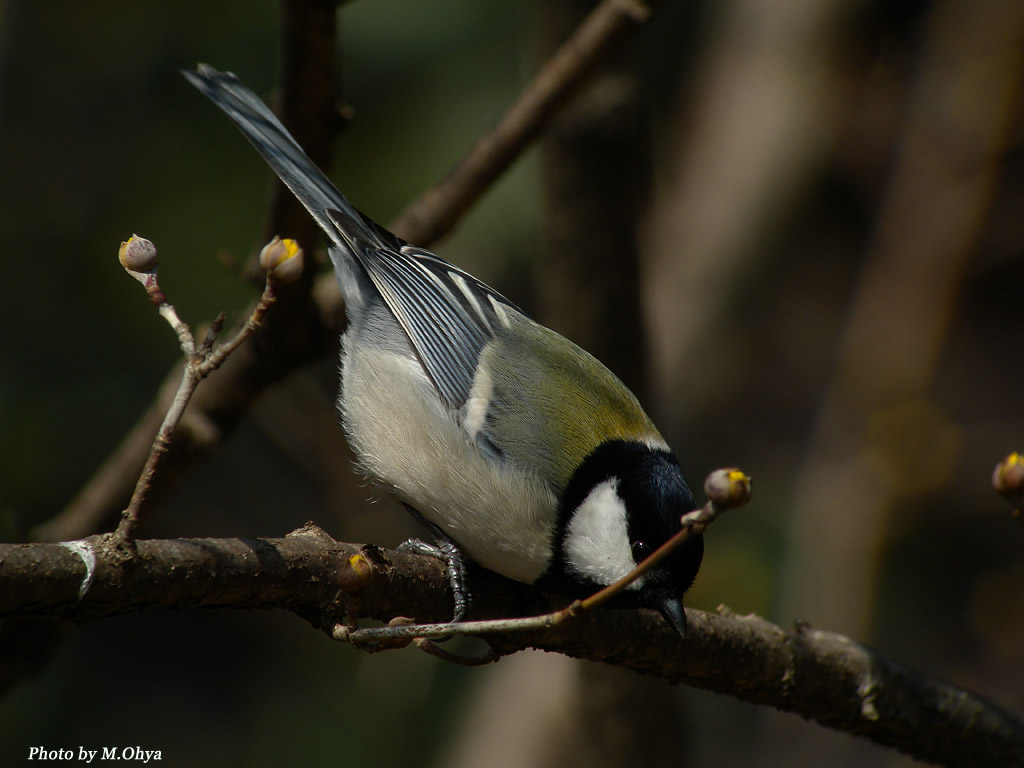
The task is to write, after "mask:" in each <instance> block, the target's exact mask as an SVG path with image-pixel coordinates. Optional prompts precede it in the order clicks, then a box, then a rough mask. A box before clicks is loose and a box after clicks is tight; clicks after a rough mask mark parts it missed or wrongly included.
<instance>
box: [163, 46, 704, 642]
mask: <svg viewBox="0 0 1024 768" xmlns="http://www.w3.org/2000/svg"><path fill="white" fill-rule="evenodd" d="M183 74H184V76H185V77H186V78H187V79H188V80H189V82H191V83H192V85H194V86H195V87H196V88H198V89H199V91H200V92H202V93H203V94H204V95H205V96H206V97H208V98H209V99H210V100H211V101H212V102H213V103H214V104H215V105H216V106H218V107H219V108H220V109H221V110H223V111H224V112H225V113H226V114H227V116H228V117H229V118H230V119H231V120H232V121H233V122H234V123H235V125H236V126H237V127H238V128H239V129H240V130H241V132H242V133H243V135H244V136H245V137H246V138H247V139H248V140H249V141H250V142H251V143H252V145H253V146H254V147H255V148H256V150H257V151H258V152H259V154H260V155H262V157H263V159H264V160H265V161H266V162H267V163H268V164H269V165H270V167H271V168H272V169H273V171H274V172H275V173H276V174H277V176H278V177H279V178H280V179H281V181H283V182H284V184H285V185H286V186H287V187H288V188H289V189H290V190H291V191H292V193H293V194H294V195H295V196H296V197H297V198H298V200H299V201H300V202H301V203H302V205H303V206H304V207H305V208H306V210H307V211H309V213H310V214H311V215H312V217H313V219H314V220H315V221H316V223H317V224H318V225H319V226H320V228H321V229H322V230H323V232H324V234H325V235H326V238H327V242H328V253H329V255H330V259H331V262H332V264H333V268H334V272H335V274H336V277H337V280H338V284H339V286H340V289H341V293H342V296H343V298H344V301H345V312H346V315H347V327H346V330H345V331H344V333H343V335H342V339H341V353H340V356H341V365H340V369H341V385H340V394H339V396H338V408H339V411H340V414H341V422H342V425H343V427H344V430H345V433H346V437H347V439H348V441H349V443H350V445H351V446H352V448H353V451H354V454H355V456H356V463H357V466H358V468H359V470H360V471H361V472H362V473H363V474H364V475H365V476H367V477H368V478H370V479H371V480H372V481H373V482H374V483H375V484H376V485H377V487H378V488H380V489H382V490H383V491H384V492H385V493H386V494H389V495H391V496H393V497H395V498H396V499H397V500H399V501H400V502H401V503H402V504H403V505H405V507H406V508H407V509H408V510H409V511H410V512H411V513H412V514H413V516H414V517H416V518H417V519H418V520H419V521H420V522H422V523H424V524H425V525H426V527H427V528H428V530H430V531H431V533H432V534H433V536H434V537H435V539H436V541H437V544H428V543H426V542H423V541H419V540H417V541H414V542H412V543H411V544H410V545H409V548H411V549H413V551H419V552H423V553H425V554H431V555H435V556H438V557H440V558H441V559H442V560H444V561H445V563H446V565H447V573H448V577H449V581H450V583H451V585H452V591H453V594H454V610H453V620H454V621H457V620H459V619H461V618H462V616H463V614H464V613H465V611H466V608H467V606H468V605H469V602H470V599H471V594H470V591H469V589H468V586H467V584H466V559H467V558H468V559H469V560H472V561H473V562H475V563H477V564H478V565H480V566H482V567H484V568H486V569H489V570H491V571H494V572H496V573H498V574H501V575H502V576H505V577H508V578H510V579H513V580H515V581H519V582H523V583H526V584H530V585H533V586H535V587H536V588H538V589H541V590H543V591H546V592H549V593H554V594H556V595H563V596H567V597H573V598H583V597H586V596H588V595H590V594H593V593H594V592H596V591H597V590H599V589H601V588H603V587H605V586H607V585H609V584H612V583H614V582H615V581H617V580H618V579H620V578H621V577H623V576H625V575H626V574H628V573H629V572H630V571H631V570H632V569H633V568H634V567H635V566H636V565H637V563H639V562H640V561H642V560H643V559H644V558H645V557H647V556H648V555H649V554H650V553H651V552H653V551H654V550H655V549H656V548H657V547H659V546H660V545H661V544H663V543H664V542H665V541H667V540H668V539H669V538H670V537H671V536H673V535H674V534H675V533H677V532H678V531H679V530H680V528H681V524H680V517H681V516H682V515H683V514H684V513H686V512H688V511H691V510H693V509H694V508H696V506H697V505H696V503H695V501H694V497H693V494H692V493H691V491H690V488H689V486H688V485H687V483H686V480H685V478H684V476H683V472H682V469H681V467H680V465H679V461H678V460H677V459H676V456H675V454H674V453H673V452H672V450H671V449H670V448H669V446H668V444H667V443H666V441H665V439H664V438H663V437H662V436H661V433H659V432H658V430H657V428H656V427H655V425H654V423H653V422H652V420H651V419H650V418H649V417H648V416H647V414H646V413H645V412H644V410H643V408H642V406H641V405H640V403H639V401H638V400H637V398H636V397H635V396H634V395H633V393H632V392H630V390H629V389H628V388H627V387H626V386H625V385H624V384H623V383H622V382H621V381H620V380H619V379H618V377H616V376H615V375H614V374H613V373H612V372H611V371H610V370H608V368H606V367H605V366H604V365H603V364H601V363H600V362H599V361H598V360H597V359H596V358H594V357H593V356H592V355H590V354H589V353H587V352H586V351H584V350H583V349H581V348H580V347H578V346H577V345H576V344H574V343H573V342H571V341H569V340H568V339H566V338H565V337H563V336H561V335H560V334H558V333H556V332H555V331H553V330H551V329H549V328H547V327H545V326H543V325H541V324H539V323H537V322H535V321H534V320H532V319H531V318H530V317H528V316H527V315H526V314H525V313H524V312H523V311H522V310H520V309H519V308H518V307H517V306H516V305H515V304H513V303H512V302H511V301H509V300H508V299H506V298H505V297H504V296H502V295H501V294H500V293H499V292H498V291H496V290H494V289H493V288H491V287H489V286H487V285H485V284H484V283H483V282H481V281H480V280H478V279H477V278H475V277H473V276H472V275H470V274H469V273H468V272H465V271H463V270H462V269H459V268H458V267H456V266H455V265H453V264H451V263H449V262H448V261H445V260H444V259H442V258H440V257H438V256H436V255H435V254H433V253H431V252H430V251H428V250H426V249H424V248H419V247H417V246H415V245H412V244H410V243H407V242H405V241H404V240H402V239H401V238H399V237H397V236H396V235H394V234H392V233H391V232H389V231H387V230H386V229H385V228H384V227H382V226H380V225H378V224H376V223H375V222H374V221H373V220H371V219H370V218H369V217H367V216H365V215H363V214H362V213H361V212H359V211H358V210H357V209H356V208H355V207H354V206H353V205H352V204H351V203H350V202H349V201H348V199H347V198H346V197H345V196H344V195H342V194H341V192H339V191H338V189H337V187H336V186H335V185H334V184H333V183H332V182H331V180H330V179H329V178H328V177H327V176H326V175H325V174H324V173H323V172H322V171H321V170H320V169H319V168H318V167H317V166H316V165H315V164H314V163H313V162H312V161H311V160H310V159H309V157H308V156H307V155H306V153H305V152H304V151H303V149H302V148H301V147H300V146H299V144H298V143H297V142H296V141H295V139H294V138H293V137H292V136H291V134H290V133H289V132H288V131H287V129H286V128H285V127H284V126H283V125H282V124H281V122H280V121H279V120H278V119H277V117H276V116H275V115H274V113H273V112H272V111H271V110H270V108H269V107H267V105H266V104H265V103H264V102H263V101H262V100H261V99H260V98H259V97H258V96H257V95H256V94H255V93H253V92H252V91H251V90H250V89H249V88H247V87H246V86H245V85H244V84H243V83H242V81H241V80H240V79H239V78H238V77H236V76H235V75H234V74H232V73H230V72H221V71H218V70H216V69H214V68H213V67H211V66H209V65H206V64H200V65H198V67H197V68H196V69H186V70H183ZM703 555H704V541H703V537H702V536H700V535H696V536H691V537H690V538H688V539H686V540H684V541H683V543H682V544H681V545H680V546H679V547H678V548H677V549H675V550H673V551H672V553H671V554H670V555H669V556H668V557H667V558H665V559H664V560H662V561H661V562H660V563H659V564H658V565H656V566H655V567H654V568H652V569H651V570H649V571H648V572H646V573H645V574H643V575H642V576H641V577H640V578H638V579H637V580H636V581H634V582H633V583H632V584H630V586H629V587H628V588H627V589H626V590H624V592H623V593H622V595H621V596H620V597H619V598H617V601H618V602H619V603H620V604H621V605H623V606H625V607H647V608H653V609H655V610H657V611H659V612H660V613H661V615H662V616H663V617H664V619H665V621H666V622H667V623H668V625H669V626H670V627H671V628H672V629H673V630H675V632H676V633H677V634H678V635H679V636H680V637H685V635H686V614H685V611H684V609H683V602H682V599H683V595H684V594H685V592H686V591H687V590H688V589H689V587H690V586H691V584H692V583H693V581H694V579H695V578H696V575H697V572H698V570H699V568H700V565H701V561H702V559H703Z"/></svg>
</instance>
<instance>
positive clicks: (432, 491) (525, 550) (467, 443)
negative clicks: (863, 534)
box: [339, 332, 558, 583]
mask: <svg viewBox="0 0 1024 768" xmlns="http://www.w3.org/2000/svg"><path fill="white" fill-rule="evenodd" d="M350 333H351V332H350ZM477 394H478V396H480V397H483V396H484V392H478V393H477ZM339 407H340V409H341V412H342V419H343V422H344V425H345V429H346V432H347V433H348V437H349V441H350V442H351V444H352V447H353V449H354V450H355V452H356V454H357V455H358V456H359V461H360V465H361V468H362V469H363V470H364V471H365V472H366V473H367V474H368V475H370V476H371V477H373V478H374V479H375V480H376V481H377V482H378V483H380V484H381V485H382V486H383V487H384V488H385V489H386V490H388V491H390V492H393V493H394V494H395V495H396V496H398V497H399V498H400V499H401V500H403V501H405V502H407V503H409V504H410V505H412V506H413V507H415V508H416V510H417V511H418V512H419V513H420V514H422V515H423V516H424V517H425V518H426V519H428V520H429V521H431V522H432V523H434V524H435V525H438V526H440V527H441V528H442V529H443V530H444V531H445V532H446V533H447V534H449V535H450V536H451V537H452V539H453V540H454V541H455V542H456V544H458V545H459V547H460V548H461V549H462V550H463V551H464V552H465V553H466V554H467V555H469V557H471V558H472V559H473V560H475V561H476V562H478V563H479V564H480V565H482V566H484V567H485V568H489V569H491V570H493V571H496V572H497V573H500V574H502V575H504V576H507V577H509V578H512V579H515V580H517V581H522V582H527V583H529V582H532V581H534V580H535V579H536V578H537V577H538V576H540V575H541V573H543V572H544V570H545V569H546V568H547V566H548V562H549V561H550V558H551V547H552V538H553V535H554V528H555V517H556V509H557V503H558V502H557V499H556V498H555V496H554V493H553V492H552V491H551V489H550V488H549V487H548V485H547V484H546V483H544V482H543V481H542V480H540V479H539V478H537V477H536V476H535V475H534V474H533V473H531V472H529V471H528V470H526V469H524V468H521V467H517V466H515V465H513V464H512V463H511V462H509V461H507V460H503V459H501V458H498V457H495V456H488V455H485V454H484V453H483V452H481V450H480V449H479V448H478V447H477V442H476V441H475V440H474V439H473V438H474V437H475V435H471V434H470V433H471V432H475V431H477V430H479V428H480V422H481V421H482V418H483V413H482V411H481V409H484V408H485V403H483V402H479V403H475V405H473V406H472V407H471V408H470V409H469V412H468V414H467V415H468V416H469V419H468V423H467V424H466V425H464V426H463V425H460V423H459V422H458V421H457V420H456V418H455V415H454V414H453V413H451V412H450V411H449V410H448V408H447V407H446V406H445V405H444V404H443V403H442V402H441V400H440V399H439V397H438V395H437V392H436V390H435V389H434V387H433V385H432V384H431V382H430V380H429V379H428V378H427V376H426V374H425V373H424V372H423V369H422V367H421V366H420V365H419V363H418V361H417V360H416V359H415V358H414V357H412V356H411V355H402V354H396V353H395V352H394V351H392V350H391V349H382V348H380V347H376V346H372V345H365V344H361V343H358V339H353V338H351V337H350V334H346V337H345V338H344V339H343V351H342V391H341V396H340V398H339ZM478 411H481V412H478Z"/></svg>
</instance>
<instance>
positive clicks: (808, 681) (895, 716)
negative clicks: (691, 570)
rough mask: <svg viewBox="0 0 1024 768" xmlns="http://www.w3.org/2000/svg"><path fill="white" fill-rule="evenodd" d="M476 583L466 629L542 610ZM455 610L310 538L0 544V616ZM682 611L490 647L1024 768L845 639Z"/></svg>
mask: <svg viewBox="0 0 1024 768" xmlns="http://www.w3.org/2000/svg"><path fill="white" fill-rule="evenodd" d="M360 553H361V554H362V555H363V557H364V558H366V559H368V560H369V561H370V562H372V563H373V568H372V574H371V575H370V576H369V577H368V578H366V577H363V576H361V575H360V573H359V572H358V569H356V568H353V566H352V564H351V561H350V558H351V557H352V556H353V555H358V554H360ZM90 562H93V563H94V565H92V566H89V567H87V563H90ZM90 573H91V577H89V574H90ZM472 579H473V582H474V587H475V592H476V594H477V595H487V600H486V601H483V600H479V599H478V600H477V605H476V609H475V610H474V612H473V614H474V618H490V617H495V616H508V615H520V614H523V613H531V612H540V611H542V610H546V609H547V608H549V607H550V605H549V604H548V602H547V600H546V598H545V597H544V596H542V595H538V594H536V593H535V592H534V591H533V590H531V589H529V588H528V587H524V586H522V585H519V584H514V583H512V582H509V581H507V580H505V579H502V578H500V577H498V576H496V575H494V574H491V573H489V572H484V571H478V572H474V573H473V575H472ZM80 595H81V596H80ZM450 599H451V598H450V595H449V593H448V587H447V580H446V578H445V575H444V573H443V567H442V566H441V564H440V563H438V562H436V561H434V560H432V559H431V558H425V557H421V556H417V555H411V554H402V553H397V552H390V551H384V550H379V549H377V548H372V547H371V548H360V547H358V546H357V545H354V544H344V543H340V542H336V541H334V540H333V539H331V538H330V537H329V536H328V535H327V534H326V533H324V532H323V531H321V530H320V529H319V528H316V527H315V526H312V525H310V526H307V527H305V528H303V529H301V530H299V531H296V532H295V533H293V534H290V535H289V536H286V537H284V538H281V539H174V540H165V541H152V540H148V541H147V540H143V541H139V542H138V556H137V557H136V558H133V559H126V558H124V557H123V556H122V555H120V554H119V553H118V551H117V550H116V549H115V548H113V547H112V546H111V545H110V539H109V537H102V536H96V537H91V538H89V539H85V540H83V541H80V542H72V543H63V544H7V545H0V615H55V616H61V617H64V618H68V619H72V620H75V621H87V620H92V619H97V618H100V617H103V616H109V615H114V614H119V613H126V612H131V611H136V610H140V609H143V608H152V607H157V606H159V607H165V608H181V607H186V606H205V607H234V608H286V609H288V610H291V611H293V612H295V613H297V614H298V615H300V616H303V617H304V618H306V619H307V620H309V621H310V622H311V623H313V624H314V625H316V626H318V627H323V628H329V627H330V626H331V624H332V623H333V622H334V621H337V620H339V619H340V618H341V617H343V616H345V615H349V616H353V617H373V618H377V619H388V618H390V617H392V616H395V615H406V616H414V617H415V618H416V619H418V620H421V621H433V620H443V619H444V618H445V617H446V616H448V615H449V614H450V612H451V606H450ZM688 614H689V633H688V636H687V638H686V640H685V642H680V641H679V640H678V638H677V637H676V636H675V634H674V633H673V632H672V631H671V630H669V629H668V628H667V627H666V626H665V625H664V624H663V623H662V621H661V619H660V618H659V617H658V616H657V615H656V614H654V613H652V612H645V611H620V610H599V611H596V612H593V613H590V614H586V615H584V616H581V617H580V618H578V619H576V620H573V621H570V622H567V623H565V624H563V625H560V626H558V627H554V628H552V629H550V630H547V631H545V632H535V633H520V634H515V635H511V634H510V635H502V636H488V641H489V642H490V643H492V644H493V645H494V646H495V648H496V649H497V650H498V651H500V652H501V653H512V652H515V651H517V650H520V649H523V648H527V647H536V648H541V649H544V650H548V651H554V652H558V653H564V654H567V655H571V656H575V657H578V658H587V659H592V660H594V661H603V662H606V663H610V664H614V665H617V666H621V667H625V668H629V669H633V670H637V671H641V672H649V673H652V674H656V675H658V676H661V677H664V678H667V679H669V680H672V681H674V682H685V683H688V684H690V685H695V686H698V687H701V688H706V689H708V690H711V691H715V692H718V693H726V694H730V695H733V696H737V697H738V698H741V699H744V700H747V701H751V702H754V703H758V704H766V705H769V706H772V707H776V708H778V709H782V710H786V711H789V712H794V713H796V714H799V715H801V716H803V717H806V718H808V719H810V720H814V721H816V722H818V723H820V724H822V725H826V726H829V727H831V728H836V729H839V730H842V731H846V732H848V733H852V734H856V735H858V736H863V737H865V738H868V739H871V740H872V741H875V742H878V743H879V744H883V745H886V746H890V747H894V748H896V749H899V750H901V751H904V752H907V753H908V754H910V755H913V756H914V757H916V758H918V759H923V760H929V761H932V762H935V763H938V764H942V765H950V766H956V765H980V764H984V765H1004V766H1021V765H1024V719H1022V718H1021V717H1020V716H1019V715H1016V714H1014V713H1012V712H1009V711H1008V710H1005V709H1003V708H1002V707H1000V706H998V705H997V704H994V703H993V702H991V701H988V700H986V699H984V698H983V697H981V696H978V695H976V694H973V693H970V692H969V691H966V690H963V689H960V688H957V687H956V686H954V685H951V684H949V683H946V682H944V681H941V680H937V679H934V678H930V677H927V676H926V675H924V674H922V673H920V672H916V671H914V670H911V669H909V668H907V667H904V666H902V665H900V664H898V663H896V662H894V661H892V660H890V659H887V658H885V657H883V656H880V655H879V654H877V653H875V652H874V651H873V650H871V649H869V648H867V647H865V646H862V645H859V644H857V643H854V642H853V641H851V640H849V639H847V638H845V637H842V636H840V635H835V634H832V633H828V632H820V631H816V630H812V629H809V628H806V627H797V628H795V629H793V630H791V631H789V632H785V631H783V630H782V629H780V628H779V627H777V626H775V625H774V624H771V623H770V622H767V621H765V620H764V619H761V618H758V617H756V616H735V615H733V614H731V613H730V612H728V611H724V610H723V611H720V612H719V613H718V614H713V613H704V612H701V611H693V610H691V611H689V612H688Z"/></svg>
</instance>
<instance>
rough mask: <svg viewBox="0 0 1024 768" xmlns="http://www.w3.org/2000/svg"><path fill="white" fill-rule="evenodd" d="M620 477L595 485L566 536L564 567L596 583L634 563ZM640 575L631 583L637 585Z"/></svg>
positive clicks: (617, 575) (618, 575) (610, 579)
mask: <svg viewBox="0 0 1024 768" xmlns="http://www.w3.org/2000/svg"><path fill="white" fill-rule="evenodd" d="M618 487H619V480H618V478H614V477H613V478H611V479H609V480H605V481H604V482H603V483H600V484H598V485H596V486H594V488H593V490H591V492H590V493H589V494H588V495H587V498H585V499H584V500H583V503H582V504H580V505H579V507H577V508H576V511H575V512H574V513H573V516H572V519H571V520H570V521H569V526H568V529H567V530H566V538H565V566H566V569H567V570H569V571H570V572H572V573H575V574H577V575H579V576H582V577H584V578H587V579H590V580H592V581H594V582H596V583H598V584H611V583H613V582H615V581H617V580H618V579H621V578H622V577H623V576H625V575H626V574H627V573H629V572H630V571H631V570H633V568H634V567H636V562H635V561H634V560H633V549H632V547H631V546H630V543H629V532H628V529H627V527H626V504H625V502H624V501H623V500H622V499H621V498H619V493H618ZM641 581H643V578H642V577H641V578H640V579H638V580H637V581H635V582H633V584H631V585H630V587H631V588H634V589H635V588H638V587H639V586H640V582H641Z"/></svg>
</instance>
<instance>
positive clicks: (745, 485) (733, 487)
mask: <svg viewBox="0 0 1024 768" xmlns="http://www.w3.org/2000/svg"><path fill="white" fill-rule="evenodd" d="M750 483H751V479H750V478H749V477H748V476H747V475H745V474H744V473H743V472H742V471H741V470H739V469H735V468H730V469H716V470H715V471H714V472H712V473H711V474H710V475H708V477H707V480H705V481H704V493H705V494H706V495H707V497H708V499H710V500H711V502H712V503H713V504H715V505H716V506H718V507H722V508H723V509H735V508H736V507H742V506H743V505H744V504H746V503H747V502H748V501H750Z"/></svg>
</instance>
